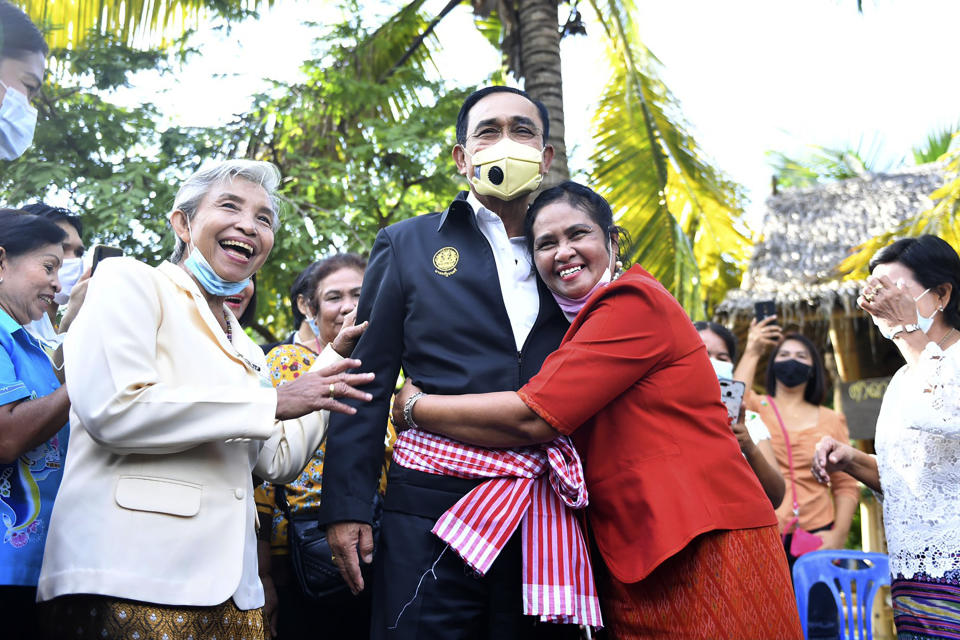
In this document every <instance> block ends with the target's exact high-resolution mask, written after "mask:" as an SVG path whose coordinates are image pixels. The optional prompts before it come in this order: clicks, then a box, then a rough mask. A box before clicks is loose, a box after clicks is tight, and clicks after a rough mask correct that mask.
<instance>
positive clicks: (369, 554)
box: [327, 522, 373, 595]
mask: <svg viewBox="0 0 960 640" xmlns="http://www.w3.org/2000/svg"><path fill="white" fill-rule="evenodd" d="M327 542H328V543H329V544H330V551H331V552H332V553H333V558H331V559H332V560H333V564H335V565H336V566H337V568H338V569H340V575H341V576H343V579H344V581H345V582H346V583H347V586H348V587H350V591H351V592H352V593H353V595H357V594H358V593H360V592H361V591H363V586H364V585H363V574H362V573H360V559H361V558H362V559H363V562H364V564H370V563H371V562H373V529H372V528H371V527H370V525H369V524H366V523H365V522H335V523H333V524H329V525H327ZM358 552H359V553H358Z"/></svg>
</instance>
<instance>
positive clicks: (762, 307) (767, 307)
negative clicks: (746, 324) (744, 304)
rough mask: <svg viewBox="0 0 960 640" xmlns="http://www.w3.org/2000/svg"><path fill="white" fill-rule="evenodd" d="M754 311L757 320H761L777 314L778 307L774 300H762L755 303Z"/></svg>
mask: <svg viewBox="0 0 960 640" xmlns="http://www.w3.org/2000/svg"><path fill="white" fill-rule="evenodd" d="M753 312H754V314H755V315H756V317H757V322H760V321H761V320H763V319H764V318H766V317H768V316H775V315H777V307H776V305H775V304H774V302H773V300H761V301H760V302H755V303H754V304H753Z"/></svg>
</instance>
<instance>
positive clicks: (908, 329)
mask: <svg viewBox="0 0 960 640" xmlns="http://www.w3.org/2000/svg"><path fill="white" fill-rule="evenodd" d="M890 329H891V331H893V339H894V340H896V339H897V338H898V337H900V334H901V333H913V332H914V331H920V325H918V324H901V325H898V326H896V327H891V328H890Z"/></svg>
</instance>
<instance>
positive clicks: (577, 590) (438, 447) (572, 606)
mask: <svg viewBox="0 0 960 640" xmlns="http://www.w3.org/2000/svg"><path fill="white" fill-rule="evenodd" d="M393 459H394V461H396V463H397V464H399V465H401V466H403V467H407V468H409V469H414V470H417V471H423V472H426V473H433V474H436V475H446V476H456V477H458V478H490V480H488V481H487V482H484V483H483V484H481V485H479V486H477V487H476V488H475V489H473V490H472V491H471V492H470V493H468V494H467V495H465V496H464V497H463V498H461V499H460V501H459V502H457V504H455V505H454V506H453V507H451V508H450V509H448V510H447V511H446V513H444V514H443V515H442V516H441V517H440V519H439V520H438V521H437V523H436V525H434V527H433V529H432V531H433V533H435V534H436V535H437V536H439V537H440V539H441V540H443V541H444V542H446V543H447V544H449V545H450V546H451V547H452V548H453V549H454V550H455V551H456V552H457V553H458V554H459V555H460V557H461V558H462V559H463V561H464V562H465V563H466V564H467V565H468V566H470V567H471V568H472V569H473V570H474V571H477V572H478V573H480V574H481V575H484V574H486V572H487V571H488V570H489V569H490V566H491V565H492V564H493V562H494V560H496V558H497V556H498V555H499V554H500V551H501V550H502V549H503V547H504V546H505V545H506V544H507V541H508V540H509V539H510V536H512V535H513V533H514V532H515V531H516V530H517V527H518V526H520V527H521V542H522V545H523V611H524V613H525V614H527V615H535V616H539V617H540V619H541V620H544V621H547V622H560V623H572V624H585V625H590V626H594V627H600V626H602V624H603V623H602V619H601V616H600V602H599V599H598V598H597V591H596V587H595V586H594V581H593V570H592V569H591V566H590V554H589V552H588V551H587V545H586V543H585V541H584V537H583V533H582V532H581V530H580V524H579V523H578V522H577V519H576V517H575V516H574V513H573V509H582V508H584V507H586V506H587V502H588V497H587V487H586V484H585V482H584V479H583V467H582V465H581V463H580V456H579V455H578V454H577V452H576V450H575V449H574V448H573V445H572V444H571V443H570V441H569V439H568V438H567V437H566V436H563V437H560V438H557V439H556V440H554V441H553V442H551V443H549V444H546V445H542V446H536V447H524V448H522V449H484V448H480V447H473V446H470V445H467V444H463V443H461V442H457V441H455V440H451V439H449V438H444V437H443V436H438V435H435V434H432V433H427V432H425V431H419V430H416V429H411V430H408V431H404V432H403V433H402V434H401V435H400V437H399V438H398V439H397V442H396V444H394V448H393Z"/></svg>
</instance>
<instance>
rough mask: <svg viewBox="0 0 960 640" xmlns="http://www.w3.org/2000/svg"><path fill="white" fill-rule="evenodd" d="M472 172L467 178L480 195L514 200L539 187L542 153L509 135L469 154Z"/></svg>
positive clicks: (541, 177)
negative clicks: (512, 138)
mask: <svg viewBox="0 0 960 640" xmlns="http://www.w3.org/2000/svg"><path fill="white" fill-rule="evenodd" d="M464 152H465V153H467V155H469V156H470V158H471V160H472V161H473V175H472V176H468V177H467V179H468V180H469V181H470V184H472V185H473V188H474V189H475V190H476V192H477V193H478V194H479V195H481V196H493V197H494V198H498V199H500V200H513V199H514V198H517V197H519V196H522V195H526V194H528V193H530V192H531V191H533V190H534V189H536V188H537V187H539V186H540V181H541V180H543V175H542V174H541V173H540V163H541V162H542V161H543V152H542V151H540V150H539V149H534V148H533V147H528V146H527V145H525V144H520V143H519V142H516V141H514V140H511V139H510V138H504V139H502V140H501V141H500V142H498V143H497V144H495V145H493V146H491V147H487V148H486V149H482V150H480V151H478V152H477V153H475V154H470V153H469V152H467V151H466V149H464Z"/></svg>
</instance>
